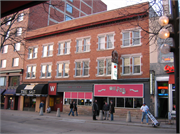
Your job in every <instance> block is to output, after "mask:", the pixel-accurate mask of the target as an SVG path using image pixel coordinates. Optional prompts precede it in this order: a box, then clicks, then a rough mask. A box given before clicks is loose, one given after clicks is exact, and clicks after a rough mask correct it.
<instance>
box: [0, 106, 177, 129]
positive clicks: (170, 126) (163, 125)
mask: <svg viewBox="0 0 180 134" xmlns="http://www.w3.org/2000/svg"><path fill="white" fill-rule="evenodd" d="M0 112H1V116H2V115H3V113H9V114H19V116H27V115H28V116H31V117H32V116H33V117H35V118H38V117H41V118H53V119H61V120H66V121H67V120H68V121H70V122H71V121H72V122H76V121H83V122H91V123H93V122H96V123H101V124H114V125H128V126H138V127H153V126H152V121H151V120H150V119H149V125H147V124H146V123H145V119H144V124H141V119H136V118H132V117H131V122H126V118H120V117H118V116H114V121H110V120H99V117H98V116H97V119H98V120H92V116H85V115H79V116H68V114H65V113H62V112H60V117H56V113H57V112H56V111H52V112H51V113H43V115H42V116H40V115H39V113H37V112H30V111H18V110H7V109H1V110H0ZM109 119H110V118H109ZM157 121H158V122H159V123H160V126H158V127H159V128H166V129H176V124H175V120H172V121H171V122H172V123H171V124H168V120H167V119H157ZM158 127H157V128H158Z"/></svg>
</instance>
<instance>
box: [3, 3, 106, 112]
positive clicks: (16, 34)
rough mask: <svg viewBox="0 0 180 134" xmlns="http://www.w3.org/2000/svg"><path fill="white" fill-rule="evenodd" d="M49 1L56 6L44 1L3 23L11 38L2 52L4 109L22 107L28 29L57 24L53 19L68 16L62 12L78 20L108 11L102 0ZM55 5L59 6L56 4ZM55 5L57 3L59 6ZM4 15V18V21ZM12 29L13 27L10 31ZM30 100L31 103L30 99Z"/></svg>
mask: <svg viewBox="0 0 180 134" xmlns="http://www.w3.org/2000/svg"><path fill="white" fill-rule="evenodd" d="M48 3H51V4H52V5H48V4H40V5H36V6H34V7H31V8H28V9H25V10H23V11H20V12H19V13H18V14H17V16H16V17H15V19H13V20H12V21H8V22H7V23H6V24H5V25H2V26H1V32H3V31H5V32H6V31H7V33H5V35H6V39H7V40H6V41H5V43H4V47H3V48H2V49H1V52H0V60H1V63H0V89H1V108H5V109H19V108H18V107H17V106H18V104H17V102H18V100H17V98H18V97H17V96H16V95H15V92H16V89H17V87H18V86H19V85H20V84H22V81H23V78H22V73H23V72H24V71H23V69H24V66H23V64H24V63H23V62H24V50H25V49H26V44H25V42H24V36H25V34H26V31H27V30H28V29H29V30H30V27H31V29H36V28H40V27H46V26H48V25H52V24H55V23H52V22H58V23H59V22H60V21H65V20H64V19H60V18H59V17H58V15H60V17H65V18H66V16H70V17H71V18H72V19H74V18H76V17H81V16H87V15H89V14H93V13H96V12H101V11H106V10H107V6H106V5H105V4H104V3H103V2H101V1H100V0H90V1H89V0H88V1H85V0H79V1H77V0H74V1H73V0H63V1H51V0H50V1H48ZM59 3H61V5H59ZM55 4H57V5H56V6H55ZM43 5H45V7H47V8H48V13H46V8H42V7H43ZM47 5H48V6H47ZM53 6H55V7H56V9H55V8H54V7H53ZM57 12H58V13H57ZM77 14H78V15H77ZM55 15H57V16H56V17H58V18H55ZM12 17H13V15H9V16H6V17H4V18H5V19H7V20H10V19H11V18H12ZM4 18H1V21H2V20H3V19H4ZM11 24H12V27H11ZM34 24H35V25H34ZM8 28H10V29H9V30H7V29H8ZM2 41H3V40H1V43H2ZM31 51H33V52H34V53H33V54H32V55H29V58H31V57H32V58H35V57H36V51H37V49H33V50H31ZM25 68H26V67H25ZM33 69H34V68H33ZM28 103H31V102H29V101H28ZM20 105H25V104H19V107H20ZM21 110H22V109H21Z"/></svg>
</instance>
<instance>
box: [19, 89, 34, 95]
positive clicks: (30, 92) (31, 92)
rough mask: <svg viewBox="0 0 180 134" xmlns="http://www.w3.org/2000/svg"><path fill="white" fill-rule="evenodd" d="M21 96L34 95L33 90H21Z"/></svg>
mask: <svg viewBox="0 0 180 134" xmlns="http://www.w3.org/2000/svg"><path fill="white" fill-rule="evenodd" d="M21 94H24V95H27V94H35V90H21Z"/></svg>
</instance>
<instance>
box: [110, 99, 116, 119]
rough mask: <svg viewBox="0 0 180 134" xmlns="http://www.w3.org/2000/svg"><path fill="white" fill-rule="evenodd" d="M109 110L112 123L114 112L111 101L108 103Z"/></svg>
mask: <svg viewBox="0 0 180 134" xmlns="http://www.w3.org/2000/svg"><path fill="white" fill-rule="evenodd" d="M110 103H111V104H110V110H109V113H110V115H111V121H113V120H114V117H113V113H115V110H114V104H113V101H112V100H111V101H110Z"/></svg>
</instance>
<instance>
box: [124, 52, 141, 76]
mask: <svg viewBox="0 0 180 134" xmlns="http://www.w3.org/2000/svg"><path fill="white" fill-rule="evenodd" d="M136 74H142V72H141V56H140V55H129V56H125V57H123V56H122V75H136Z"/></svg>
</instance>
